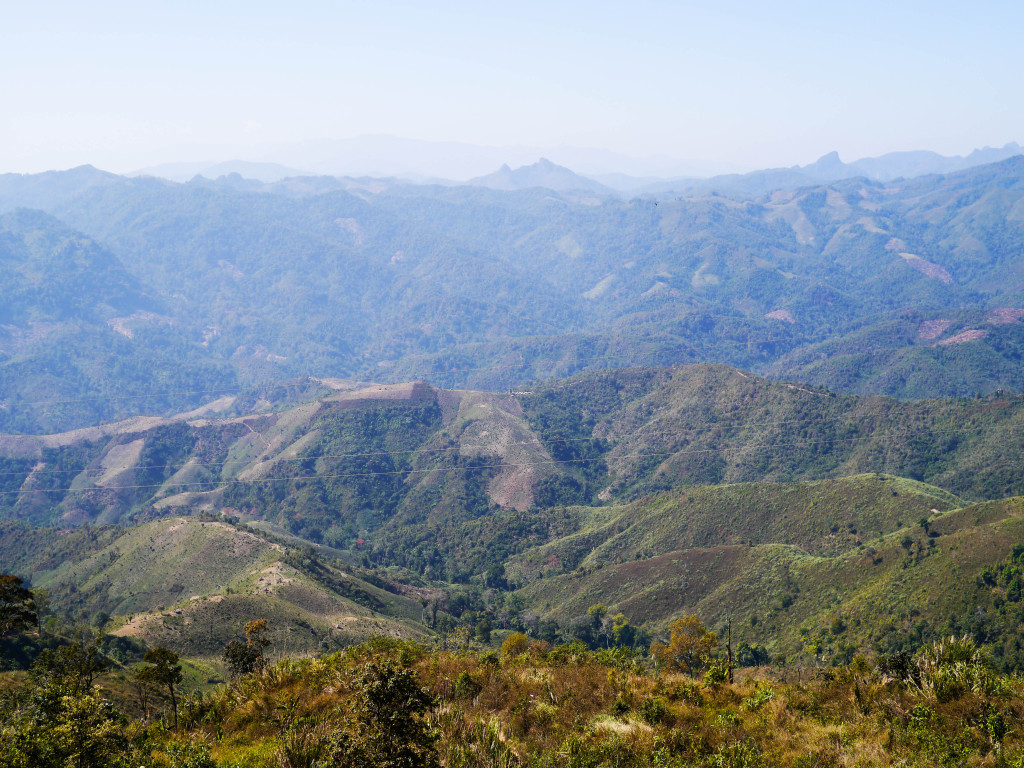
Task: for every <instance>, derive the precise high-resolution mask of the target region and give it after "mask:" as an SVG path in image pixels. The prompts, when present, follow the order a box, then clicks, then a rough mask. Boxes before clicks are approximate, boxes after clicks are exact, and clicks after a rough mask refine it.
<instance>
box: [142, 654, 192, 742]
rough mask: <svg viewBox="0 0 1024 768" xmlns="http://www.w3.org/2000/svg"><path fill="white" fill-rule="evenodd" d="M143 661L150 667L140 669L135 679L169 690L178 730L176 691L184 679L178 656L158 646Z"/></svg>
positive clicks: (175, 725)
mask: <svg viewBox="0 0 1024 768" xmlns="http://www.w3.org/2000/svg"><path fill="white" fill-rule="evenodd" d="M143 660H144V661H145V662H146V663H147V664H149V665H150V666H148V667H142V668H140V669H138V670H137V671H136V672H135V679H136V680H137V681H139V682H140V683H143V684H146V683H151V684H153V685H154V686H157V687H164V688H166V689H167V693H168V695H169V696H170V699H171V711H172V712H173V713H174V727H175V728H177V727H178V697H177V694H176V692H175V689H176V687H177V686H178V685H179V684H180V683H181V681H182V679H183V675H182V672H181V664H180V663H179V662H178V654H176V653H175V652H174V651H171V650H169V649H167V648H164V647H163V646H159V645H158V646H156V647H155V648H150V649H149V650H148V651H146V655H145V657H144V659H143Z"/></svg>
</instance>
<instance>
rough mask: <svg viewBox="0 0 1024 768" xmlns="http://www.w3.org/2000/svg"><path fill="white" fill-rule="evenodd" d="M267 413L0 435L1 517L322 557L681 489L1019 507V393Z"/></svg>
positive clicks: (329, 387) (223, 402) (407, 389)
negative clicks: (766, 488) (321, 547)
mask: <svg viewBox="0 0 1024 768" xmlns="http://www.w3.org/2000/svg"><path fill="white" fill-rule="evenodd" d="M271 396H272V395H271V393H266V397H265V398H262V399H258V400H246V399H244V398H236V397H230V396H228V397H224V398H221V399H220V400H219V401H218V402H217V403H215V404H214V406H211V408H209V409H207V410H206V411H203V412H194V413H186V414H181V415H180V416H178V417H175V418H156V417H151V418H143V419H133V420H128V421H125V422H120V423H116V424H111V425H106V426H101V427H90V428H86V429H82V430H78V431H75V432H70V433H60V434H53V435H48V436H40V437H30V436H18V435H7V436H2V437H0V454H2V456H3V459H2V462H3V476H2V491H3V494H2V496H0V510H2V515H3V516H4V517H6V518H8V519H22V520H28V521H32V522H35V523H41V524H61V525H67V524H80V523H84V522H101V523H112V522H116V521H118V520H121V519H122V518H124V519H132V516H134V519H138V518H139V517H140V516H141V517H148V516H159V515H166V514H168V513H171V512H173V511H174V510H176V509H177V510H208V511H218V512H219V511H221V510H224V509H229V510H234V512H231V514H239V513H241V511H244V513H245V515H246V516H248V517H250V518H253V519H257V520H263V521H266V522H268V523H271V524H273V525H275V526H277V527H278V528H279V529H280V530H282V531H288V532H290V533H291V534H295V535H299V536H301V537H303V538H305V539H307V540H310V541H314V542H319V543H322V544H325V545H328V546H331V547H340V548H344V549H348V548H351V547H353V546H354V543H353V542H355V541H356V540H357V539H367V540H368V541H370V546H371V548H372V547H377V546H381V547H387V548H389V549H392V548H397V549H401V546H405V545H404V544H403V545H399V544H398V543H397V542H405V543H406V544H408V545H409V546H413V545H415V544H416V542H419V541H428V540H434V539H435V538H437V537H443V536H445V535H447V534H445V533H444V531H445V530H446V529H447V528H448V527H450V526H452V525H455V524H462V523H468V522H470V521H473V520H476V519H489V516H490V515H492V514H495V513H501V514H506V513H507V514H511V513H513V512H517V513H518V512H525V511H527V510H531V509H532V510H537V509H544V508H551V507H557V506H560V505H566V504H599V503H601V502H603V501H613V500H628V499H635V498H638V497H640V496H642V495H644V494H648V493H651V492H656V491H661V490H667V489H670V488H675V487H678V486H681V485H682V486H687V485H689V486H692V485H700V484H717V483H735V482H751V481H795V480H812V479H822V478H828V477H843V476H847V475H852V474H857V473H864V472H884V473H887V474H894V475H899V476H902V477H907V478H911V479H914V480H920V481H924V482H928V483H931V484H933V485H937V486H939V487H941V488H944V489H945V490H946V491H949V492H951V493H953V494H955V495H957V496H960V497H964V498H966V499H973V500H981V499H987V498H1000V497H1003V496H1008V495H1013V494H1024V477H1022V476H1021V473H1020V466H1021V459H1022V456H1024V399H1022V398H1021V397H1019V396H1008V395H1002V396H988V397H981V398H970V399H945V400H928V401H919V402H904V401H899V400H893V399H889V398H881V397H870V398H858V397H855V396H849V395H836V394H834V393H831V392H829V391H827V390H823V389H817V388H808V387H804V386H802V385H796V384H785V383H775V382H771V381H768V380H765V379H761V378H758V377H755V376H753V375H752V374H748V373H744V372H742V371H739V370H737V369H733V368H729V367H726V366H720V365H694V366H681V367H674V368H651V369H647V368H638V369H625V370H620V371H603V372H591V373H584V374H580V375H578V376H576V377H573V378H570V379H564V380H554V381H548V382H542V383H537V384H535V385H533V386H531V388H530V389H529V390H521V391H516V392H513V393H508V394H493V393H486V392H474V391H470V390H443V389H437V388H434V387H431V386H430V385H428V384H426V383H423V382H415V383H409V384H403V385H388V386H381V385H370V386H367V385H359V384H357V383H353V382H343V381H338V380H323V381H320V382H315V381H309V382H306V383H305V384H302V383H296V384H295V385H293V387H292V388H291V389H290V390H288V391H287V392H284V393H278V397H279V400H278V405H276V406H274V405H273V404H272V402H271V401H270V400H269V399H267V398H270V397H271ZM499 541H500V537H498V539H496V540H495V544H496V545H497V543H498V542H499ZM384 542H390V543H388V544H385V543H384Z"/></svg>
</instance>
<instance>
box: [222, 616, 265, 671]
mask: <svg viewBox="0 0 1024 768" xmlns="http://www.w3.org/2000/svg"><path fill="white" fill-rule="evenodd" d="M244 629H245V642H242V641H241V640H231V641H229V642H228V644H227V645H225V646H224V663H226V664H227V665H228V669H230V670H231V676H232V677H241V676H242V675H248V674H252V673H253V672H259V671H261V670H262V669H263V667H264V665H265V664H266V658H265V657H264V653H263V652H264V650H265V649H266V648H267V647H268V646H269V645H270V640H269V639H267V638H266V637H264V636H263V634H264V633H265V632H266V631H267V620H266V619H253V620H252V621H249V622H246V624H245V627H244Z"/></svg>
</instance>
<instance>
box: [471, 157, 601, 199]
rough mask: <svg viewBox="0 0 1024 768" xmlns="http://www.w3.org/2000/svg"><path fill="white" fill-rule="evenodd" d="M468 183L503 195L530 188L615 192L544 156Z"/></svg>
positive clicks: (504, 166) (559, 190) (505, 167)
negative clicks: (502, 192) (500, 191)
mask: <svg viewBox="0 0 1024 768" xmlns="http://www.w3.org/2000/svg"><path fill="white" fill-rule="evenodd" d="M467 184H469V185H471V186H476V187H487V188H489V189H498V190H502V191H506V192H507V191H513V190H518V189H530V188H531V187H544V188H546V189H552V190H554V191H556V192H580V191H584V192H596V193H599V194H609V195H614V194H615V192H614V190H612V189H610V188H609V187H606V186H604V185H603V184H600V183H599V182H596V181H594V180H593V179H588V178H587V177H586V176H580V175H579V174H578V173H576V172H575V171H572V170H570V169H569V168H566V167H565V166H562V165H556V164H555V163H552V162H551V161H550V160H548V159H547V158H544V157H542V158H541V159H540V160H538V161H537V162H536V163H534V164H533V165H524V166H522V167H521V168H516V169H515V170H513V169H512V168H510V167H509V166H508V165H507V164H506V165H503V166H501V168H499V169H498V170H496V171H495V172H494V173H489V174H487V175H486V176H478V177H477V178H475V179H470V180H469V181H468V182H467Z"/></svg>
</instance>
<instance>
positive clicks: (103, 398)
mask: <svg viewBox="0 0 1024 768" xmlns="http://www.w3.org/2000/svg"><path fill="white" fill-rule="evenodd" d="M829 338H831V337H829V336H819V337H814V336H809V337H804V338H793V337H789V336H786V337H777V338H769V339H749V340H747V341H738V340H737V341H717V342H715V343H714V344H713V345H711V346H712V348H714V349H717V348H719V347H749V346H757V345H758V344H775V343H780V342H792V343H798V344H811V343H815V342H817V341H826V340H828V339H829ZM704 348H706V346H705V345H701V346H700V347H698V346H696V345H693V346H690V347H686V348H685V349H684V350H681V349H680V348H678V347H676V348H669V349H667V350H661V351H660V352H652V353H650V354H652V355H657V354H665V353H672V352H679V351H685V350H696V349H704ZM597 360H627V361H629V360H635V356H634V355H626V354H620V355H589V356H584V357H572V358H567V359H554V358H535V359H533V360H529V361H527V360H523V361H521V362H518V363H506V364H492V365H484V366H475V367H466V368H449V369H438V368H436V367H435V368H433V369H430V370H426V369H424V370H423V371H418V372H417V371H415V370H413V371H410V372H409V373H408V374H405V375H407V376H409V377H411V378H412V380H421V379H422V380H426V379H427V377H430V376H450V375H453V374H461V373H476V372H479V371H498V370H508V369H514V368H526V367H530V366H540V365H551V366H558V365H575V364H578V363H583V362H590V361H597ZM388 362H392V363H395V364H396V365H401V361H400V360H397V361H388ZM633 365H636V366H640V365H643V364H641V363H633ZM662 365H664V366H665V367H670V366H673V365H681V364H680V363H666V364H660V365H657V366H650V367H662ZM309 378H310V379H311V380H313V381H316V380H317V379H316V377H309ZM324 378H332V377H330V376H325V377H324ZM406 381H408V380H406ZM406 381H402V382H392V383H391V384H387V383H379V382H367V384H368V387H367V388H369V387H372V386H393V385H394V384H399V383H406ZM277 386H288V383H287V382H273V383H270V384H266V385H259V386H254V387H252V388H249V389H246V388H245V387H242V386H238V387H231V388H227V389H197V390H180V391H174V392H152V393H147V394H131V395H95V396H89V397H79V398H68V399H50V400H28V401H17V402H16V403H14V404H15V405H18V406H43V405H74V404H79V403H88V402H113V401H118V400H144V399H149V398H160V397H188V396H195V395H207V394H245V393H247V392H251V393H252V394H256V393H258V392H259V390H261V389H269V388H272V387H277ZM200 407H201V406H200Z"/></svg>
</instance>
